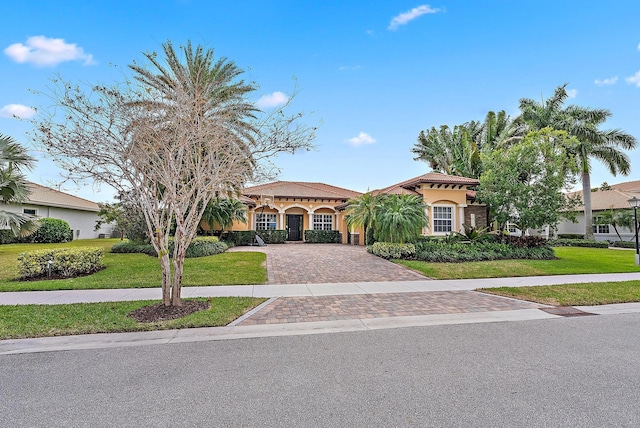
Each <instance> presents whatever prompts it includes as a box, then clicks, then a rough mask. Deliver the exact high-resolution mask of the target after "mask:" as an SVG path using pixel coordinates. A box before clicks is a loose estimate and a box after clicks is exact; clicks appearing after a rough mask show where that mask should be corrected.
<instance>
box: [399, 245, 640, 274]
mask: <svg viewBox="0 0 640 428" xmlns="http://www.w3.org/2000/svg"><path fill="white" fill-rule="evenodd" d="M554 250H555V253H556V257H557V259H556V260H494V261H485V262H466V263H427V262H420V261H413V260H394V262H395V263H398V264H401V265H403V266H406V267H408V268H409V269H413V270H416V271H418V272H420V273H422V274H423V275H425V276H428V277H430V278H434V279H465V278H503V277H510V276H540V275H570V274H583V273H619V272H640V267H638V266H636V265H635V259H634V253H633V252H632V251H623V250H610V249H607V248H582V247H556V248H554Z"/></svg>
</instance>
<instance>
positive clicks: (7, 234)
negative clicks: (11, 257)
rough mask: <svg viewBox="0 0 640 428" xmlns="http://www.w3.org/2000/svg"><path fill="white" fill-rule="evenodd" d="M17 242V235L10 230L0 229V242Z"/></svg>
mask: <svg viewBox="0 0 640 428" xmlns="http://www.w3.org/2000/svg"><path fill="white" fill-rule="evenodd" d="M14 242H17V240H16V237H15V235H14V234H13V232H12V231H10V230H0V244H13V243H14Z"/></svg>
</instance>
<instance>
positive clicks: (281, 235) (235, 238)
mask: <svg viewBox="0 0 640 428" xmlns="http://www.w3.org/2000/svg"><path fill="white" fill-rule="evenodd" d="M256 234H257V235H259V236H260V237H261V238H262V240H263V241H264V242H265V244H284V241H286V239H287V231H286V230H257V231H256V230H238V231H232V232H229V234H228V236H227V239H228V240H229V241H231V242H233V245H235V246H242V245H252V244H254V243H255V242H256V241H255V238H254V237H255V235H256Z"/></svg>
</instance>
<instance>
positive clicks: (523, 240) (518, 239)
mask: <svg viewBox="0 0 640 428" xmlns="http://www.w3.org/2000/svg"><path fill="white" fill-rule="evenodd" d="M495 240H496V241H498V242H501V243H504V244H509V245H511V246H512V247H517V248H538V247H547V246H549V241H548V240H547V239H545V238H543V237H542V236H511V235H497V236H496V237H495Z"/></svg>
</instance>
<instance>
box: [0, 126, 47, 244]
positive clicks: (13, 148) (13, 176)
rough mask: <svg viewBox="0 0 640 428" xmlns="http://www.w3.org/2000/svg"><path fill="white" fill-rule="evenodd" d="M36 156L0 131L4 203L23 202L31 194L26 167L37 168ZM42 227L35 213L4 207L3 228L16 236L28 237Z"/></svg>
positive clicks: (0, 182) (0, 184) (0, 221)
mask: <svg viewBox="0 0 640 428" xmlns="http://www.w3.org/2000/svg"><path fill="white" fill-rule="evenodd" d="M34 163H35V159H34V158H33V157H31V156H30V155H29V154H28V153H27V150H26V149H25V148H24V147H23V146H21V145H20V144H18V143H17V142H16V141H15V140H13V138H11V137H9V136H5V135H2V134H0V204H9V203H21V202H24V201H25V200H26V199H27V197H28V196H29V187H28V184H27V180H26V178H25V176H24V173H23V172H24V170H30V169H32V168H33V165H34ZM37 228H38V222H37V221H36V220H35V219H34V218H33V217H31V216H29V215H26V214H21V213H14V212H9V211H5V210H0V229H9V230H11V233H12V235H13V236H27V235H30V234H31V233H33V232H34V231H35V230H36V229H37Z"/></svg>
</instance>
